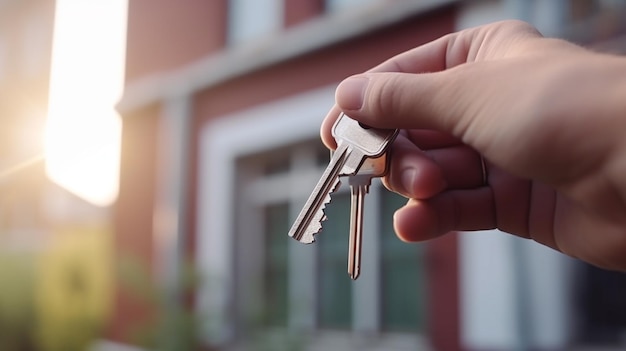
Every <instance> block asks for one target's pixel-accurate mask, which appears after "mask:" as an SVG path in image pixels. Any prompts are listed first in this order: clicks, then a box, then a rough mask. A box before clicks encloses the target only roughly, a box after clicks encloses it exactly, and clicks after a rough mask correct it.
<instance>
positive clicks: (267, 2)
mask: <svg viewBox="0 0 626 351" xmlns="http://www.w3.org/2000/svg"><path fill="white" fill-rule="evenodd" d="M228 4H229V8H228V42H229V44H230V45H239V44H248V43H250V42H252V41H253V40H256V39H260V38H263V37H266V36H268V35H271V34H274V33H276V32H278V31H279V30H280V29H281V28H282V25H283V10H284V9H283V0H255V1H249V0H230V1H229V2H228Z"/></svg>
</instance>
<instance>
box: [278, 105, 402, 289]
mask: <svg viewBox="0 0 626 351" xmlns="http://www.w3.org/2000/svg"><path fill="white" fill-rule="evenodd" d="M332 133H333V137H334V138H335V140H336V141H337V150H335V152H334V153H333V154H332V157H331V159H330V163H329V164H328V166H327V167H326V170H325V171H324V173H323V174H322V177H321V178H320V180H319V182H318V183H317V185H316V186H315V188H314V189H313V193H311V196H309V198H308V200H307V201H306V203H305V204H304V207H303V208H302V211H301V212H300V214H299V215H298V217H297V218H296V221H295V223H294V224H293V226H292V227H291V230H290V231H289V236H291V237H292V238H294V239H296V240H298V241H299V242H301V243H304V244H310V243H312V242H314V241H315V235H316V234H318V233H319V232H320V231H321V230H322V222H323V221H325V220H326V214H325V213H324V208H325V207H326V205H327V204H328V203H329V202H330V201H331V200H332V193H334V192H335V191H336V190H337V189H338V188H339V186H340V185H341V181H340V179H339V178H340V177H344V176H347V177H348V184H349V185H350V193H351V208H350V238H349V241H348V275H349V276H350V278H352V279H353V280H356V279H357V278H358V277H359V274H360V273H361V272H360V271H361V241H362V234H363V204H364V201H363V200H364V198H365V195H366V194H367V193H368V192H369V187H370V184H371V181H372V178H375V177H382V176H384V175H385V174H387V171H388V168H389V157H388V153H387V151H388V149H389V146H390V145H391V143H392V142H393V141H394V139H395V138H396V136H397V135H398V130H397V129H394V130H385V129H375V128H369V127H367V126H364V125H361V124H360V123H359V122H357V121H355V120H353V119H351V118H349V117H348V116H346V115H344V114H341V116H339V118H338V119H337V121H336V122H335V124H334V126H333V129H332Z"/></svg>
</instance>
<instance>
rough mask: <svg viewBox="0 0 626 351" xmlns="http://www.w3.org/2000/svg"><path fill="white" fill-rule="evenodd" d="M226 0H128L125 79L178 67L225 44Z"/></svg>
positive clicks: (129, 79)
mask: <svg viewBox="0 0 626 351" xmlns="http://www.w3.org/2000/svg"><path fill="white" fill-rule="evenodd" d="M226 6H227V0H210V1H198V0H177V1H158V2H154V1H142V0H129V7H128V18H129V23H128V38H127V61H126V81H127V82H130V81H132V80H134V79H137V78H142V77H145V76H149V75H151V74H155V73H162V72H166V71H169V70H172V69H176V68H180V67H182V66H184V65H186V64H189V63H191V62H194V61H196V60H198V59H200V58H202V57H205V56H206V55H209V54H210V53H212V52H215V51H216V50H219V49H220V48H222V47H223V46H224V42H225V37H226V36H225V35H226V17H227V16H226V10H227V7H226Z"/></svg>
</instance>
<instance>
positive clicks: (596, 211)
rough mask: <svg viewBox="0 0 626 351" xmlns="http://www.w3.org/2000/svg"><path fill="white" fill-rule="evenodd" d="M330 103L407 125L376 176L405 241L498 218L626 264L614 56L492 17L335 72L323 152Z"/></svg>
mask: <svg viewBox="0 0 626 351" xmlns="http://www.w3.org/2000/svg"><path fill="white" fill-rule="evenodd" d="M339 111H343V112H345V113H346V114H347V115H348V116H350V117H352V118H354V119H356V120H359V121H360V122H363V123H365V124H367V125H370V126H373V127H378V128H400V129H402V132H401V134H400V135H399V136H398V138H397V139H396V141H395V143H394V145H393V147H392V153H393V154H392V165H391V171H390V173H389V175H388V176H387V177H386V178H385V180H384V183H385V185H386V186H387V187H388V188H389V189H390V190H392V191H395V192H398V193H400V194H402V195H404V196H406V197H407V198H409V201H408V203H407V204H406V205H405V206H404V207H402V208H400V209H399V210H398V211H397V212H396V214H395V216H394V228H395V230H396V233H397V234H398V236H399V237H400V238H401V239H403V240H405V241H422V240H426V239H430V238H434V237H437V236H440V235H443V234H445V233H446V232H449V231H453V230H460V231H468V230H480V229H490V228H498V229H501V230H503V231H506V232H509V233H512V234H515V235H518V236H521V237H526V238H531V239H534V240H536V241H537V242H540V243H542V244H544V245H547V246H549V247H552V248H554V249H556V250H559V251H561V252H563V253H565V254H568V255H570V256H573V257H577V258H580V259H582V260H585V261H587V262H589V263H592V264H594V265H597V266H601V267H604V268H609V269H618V270H626V136H625V133H626V59H624V58H623V57H617V56H611V55H605V54H599V53H594V52H591V51H588V50H585V49H583V48H581V47H578V46H576V45H573V44H570V43H567V42H565V41H561V40H556V39H547V38H543V37H542V36H541V34H539V33H538V32H537V31H536V30H535V29H534V28H533V27H531V26H530V25H528V24H526V23H523V22H519V21H506V22H499V23H495V24H491V25H487V26H483V27H477V28H473V29H469V30H465V31H461V32H458V33H454V34H450V35H447V36H445V37H442V38H440V39H438V40H436V41H433V42H431V43H428V44H426V45H423V46H421V47H417V48H415V49H412V50H410V51H407V52H405V53H402V54H400V55H398V56H396V57H393V58H391V59H389V60H388V61H386V62H384V63H382V64H381V65H379V66H377V67H375V68H374V69H372V70H370V71H369V72H366V73H364V74H359V75H356V76H353V77H350V78H348V79H346V80H345V81H343V82H342V83H341V84H340V85H339V86H338V88H337V92H336V106H335V107H333V109H332V110H331V111H330V112H329V114H328V116H327V117H326V119H325V121H324V123H323V125H322V130H321V134H322V139H323V141H324V143H325V144H326V145H327V146H328V147H330V148H334V147H335V141H334V139H333V138H332V136H331V134H330V129H331V126H332V124H333V123H334V121H335V119H336V118H337V115H338V114H339ZM482 158H484V160H485V161H486V162H485V171H486V173H485V174H484V173H483V167H482V163H481V160H482ZM483 177H485V179H483Z"/></svg>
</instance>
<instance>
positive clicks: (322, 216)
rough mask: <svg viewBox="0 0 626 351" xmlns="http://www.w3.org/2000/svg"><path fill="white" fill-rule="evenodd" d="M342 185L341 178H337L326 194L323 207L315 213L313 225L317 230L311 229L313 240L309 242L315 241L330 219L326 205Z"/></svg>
mask: <svg viewBox="0 0 626 351" xmlns="http://www.w3.org/2000/svg"><path fill="white" fill-rule="evenodd" d="M340 185H341V180H339V178H337V181H336V182H335V185H334V186H333V187H332V189H331V190H330V192H329V193H328V194H327V195H326V198H325V199H324V202H323V203H322V207H320V209H319V211H318V212H317V213H316V214H315V217H313V220H312V221H311V226H316V227H314V228H315V230H313V231H311V240H310V241H308V242H307V243H309V244H310V243H314V242H315V236H316V235H317V234H319V233H320V232H321V231H322V223H323V222H325V221H326V220H328V216H327V215H326V205H328V204H329V203H330V202H331V201H332V195H333V194H334V193H335V192H336V191H337V189H339V186H340Z"/></svg>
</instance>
